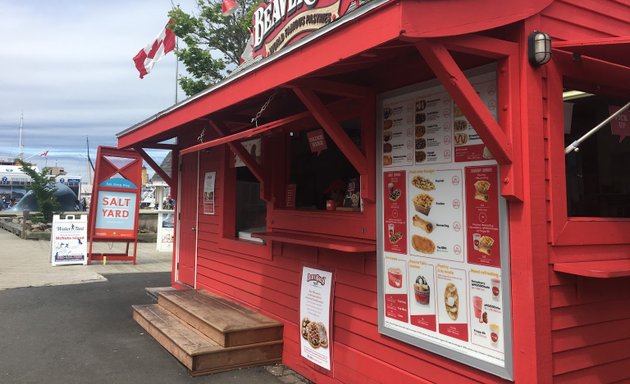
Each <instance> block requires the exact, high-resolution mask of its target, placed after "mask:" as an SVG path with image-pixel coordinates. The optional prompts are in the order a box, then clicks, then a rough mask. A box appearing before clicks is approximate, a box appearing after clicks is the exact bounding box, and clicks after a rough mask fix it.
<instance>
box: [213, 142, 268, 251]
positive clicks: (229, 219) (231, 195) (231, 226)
mask: <svg viewBox="0 0 630 384" xmlns="http://www.w3.org/2000/svg"><path fill="white" fill-rule="evenodd" d="M223 148H224V151H223V156H222V161H221V162H222V165H221V167H220V170H221V172H220V174H219V175H217V176H218V177H217V179H218V180H217V182H219V176H222V177H220V179H222V183H223V194H222V201H223V204H222V206H221V207H220V209H221V210H220V212H218V213H219V214H220V215H221V221H220V228H219V241H218V244H217V245H218V248H219V249H221V250H222V251H228V252H236V253H239V254H246V255H249V256H254V257H258V258H262V259H267V260H271V259H272V258H273V257H272V247H271V244H270V243H269V242H265V243H257V242H253V241H249V240H245V239H239V238H238V237H237V236H236V214H235V212H236V168H235V167H232V166H231V159H232V156H233V155H232V150H231V149H230V148H229V147H228V146H227V145H225V146H223ZM261 151H262V159H263V161H262V162H263V165H264V164H265V163H266V162H265V152H266V151H265V144H264V140H263V146H262V148H261ZM266 204H267V219H266V221H267V223H266V225H267V228H269V224H270V221H271V219H270V218H271V215H270V211H271V208H272V206H273V204H272V203H271V202H267V203H266Z"/></svg>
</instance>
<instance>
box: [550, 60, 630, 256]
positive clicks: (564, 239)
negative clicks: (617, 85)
mask: <svg viewBox="0 0 630 384" xmlns="http://www.w3.org/2000/svg"><path fill="white" fill-rule="evenodd" d="M563 75H564V72H563V68H562V67H561V65H559V64H557V63H554V62H553V61H552V62H551V63H549V64H548V65H547V76H546V80H547V86H546V93H547V95H546V96H547V97H546V103H547V115H548V116H547V122H546V128H545V129H546V130H547V132H548V138H549V143H548V150H549V156H548V157H549V176H548V179H547V183H548V185H549V188H550V196H549V205H550V210H551V212H550V220H551V228H550V229H551V244H552V245H554V246H564V245H616V244H627V243H628V233H630V218H612V217H610V218H608V217H572V216H569V215H568V207H567V199H568V196H567V186H566V184H567V179H566V159H565V153H564V147H565V146H564V144H565V143H564V130H563V129H561V127H564V111H563V99H562V91H563ZM595 76H597V73H587V72H585V73H584V78H583V80H584V79H585V80H587V81H592V82H593V83H595V82H596V81H595ZM543 102H545V100H543ZM585 234H588V236H585Z"/></svg>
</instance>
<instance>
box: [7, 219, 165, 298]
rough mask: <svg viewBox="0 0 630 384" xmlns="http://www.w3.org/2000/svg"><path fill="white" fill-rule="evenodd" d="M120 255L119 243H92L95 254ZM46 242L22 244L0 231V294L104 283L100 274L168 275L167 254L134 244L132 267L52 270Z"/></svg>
mask: <svg viewBox="0 0 630 384" xmlns="http://www.w3.org/2000/svg"><path fill="white" fill-rule="evenodd" d="M110 246H111V247H112V248H111V250H112V251H114V252H123V251H124V248H123V247H124V244H122V243H96V244H95V245H94V250H95V251H96V252H105V251H110ZM50 252H51V250H50V241H48V240H22V239H20V238H19V237H17V236H15V235H13V234H11V233H9V232H7V231H4V230H0V290H3V289H7V288H20V287H44V286H54V285H66V284H83V283H92V282H98V281H105V280H107V279H106V278H105V277H103V275H102V274H104V273H149V272H170V271H171V257H172V254H171V253H170V252H158V251H156V247H155V243H138V256H137V259H136V265H133V264H131V263H129V262H119V261H118V262H108V263H107V265H102V264H101V263H100V262H98V263H93V264H92V265H64V266H57V267H53V266H52V265H51V263H50V260H51V253H50Z"/></svg>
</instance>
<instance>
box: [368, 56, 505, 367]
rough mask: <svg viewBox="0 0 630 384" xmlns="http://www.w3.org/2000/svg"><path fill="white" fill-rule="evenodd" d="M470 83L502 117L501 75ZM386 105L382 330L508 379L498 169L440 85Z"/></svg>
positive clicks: (387, 99)
mask: <svg viewBox="0 0 630 384" xmlns="http://www.w3.org/2000/svg"><path fill="white" fill-rule="evenodd" d="M469 76H470V77H469V81H470V82H471V84H472V85H473V87H474V88H475V90H476V91H477V93H478V95H479V96H480V98H481V99H482V101H484V103H485V104H486V106H487V107H488V110H489V111H490V112H491V113H492V114H493V116H494V117H495V118H496V117H497V116H496V113H497V111H496V104H497V92H496V87H497V86H496V75H495V72H494V71H492V70H490V71H489V70H487V69H486V70H481V71H477V73H474V74H472V75H471V74H469ZM379 107H380V111H379V113H380V115H379V121H378V122H377V123H378V125H379V126H380V130H379V135H378V147H379V150H380V151H381V155H382V156H378V157H377V158H379V159H380V160H381V161H380V164H379V165H378V169H379V171H378V172H379V173H378V179H379V185H378V187H377V190H378V194H379V197H378V205H379V214H378V232H377V233H378V236H379V239H378V244H379V245H378V280H379V331H380V332H381V333H383V334H386V335H388V336H391V337H394V338H397V339H400V340H402V341H405V342H408V343H410V344H413V345H416V346H418V347H420V348H423V349H427V350H429V351H432V352H435V353H438V354H441V355H443V356H446V357H449V358H452V359H454V360H458V361H461V362H464V363H466V364H469V365H472V366H474V367H477V368H479V369H482V370H485V371H488V372H491V373H494V374H496V375H498V376H501V377H504V378H510V377H511V353H510V351H511V337H510V335H511V329H510V324H511V319H510V312H509V308H510V301H509V295H506V294H504V292H509V281H508V278H509V269H508V263H507V260H508V254H507V247H506V244H507V241H505V239H506V238H507V213H506V212H507V209H506V202H505V200H504V199H503V198H502V197H501V196H500V193H499V180H500V178H499V168H498V165H497V163H496V161H495V160H494V159H493V158H492V154H491V153H490V152H489V151H488V149H487V148H486V147H485V145H484V144H483V141H482V140H481V138H480V137H479V135H478V134H477V133H476V132H475V130H474V128H473V127H472V126H471V125H470V124H469V122H468V121H467V120H466V118H465V117H464V116H463V114H462V113H461V111H460V110H459V108H458V107H457V105H456V104H455V103H454V102H453V101H452V99H451V98H450V97H449V95H448V93H447V92H446V91H445V90H444V88H443V87H442V86H441V85H440V84H439V83H438V82H437V81H431V82H427V83H423V84H419V85H417V86H414V87H407V88H405V89H403V90H399V91H392V92H388V93H387V94H386V95H383V96H382V97H381V98H380V106H379Z"/></svg>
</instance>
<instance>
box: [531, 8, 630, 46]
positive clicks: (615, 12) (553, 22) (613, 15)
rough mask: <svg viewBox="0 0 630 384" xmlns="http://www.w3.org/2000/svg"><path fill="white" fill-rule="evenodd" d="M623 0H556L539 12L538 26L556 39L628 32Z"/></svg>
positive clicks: (629, 16) (628, 11)
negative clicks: (539, 23)
mask: <svg viewBox="0 0 630 384" xmlns="http://www.w3.org/2000/svg"><path fill="white" fill-rule="evenodd" d="M628 20H630V9H629V8H628V2H627V1H625V0H556V1H554V2H553V3H552V4H551V5H550V6H549V7H547V9H545V10H544V11H543V12H542V13H541V30H542V31H544V32H546V33H548V34H549V35H551V36H552V37H553V38H554V39H559V40H579V39H593V38H598V37H613V36H627V35H628Z"/></svg>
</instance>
